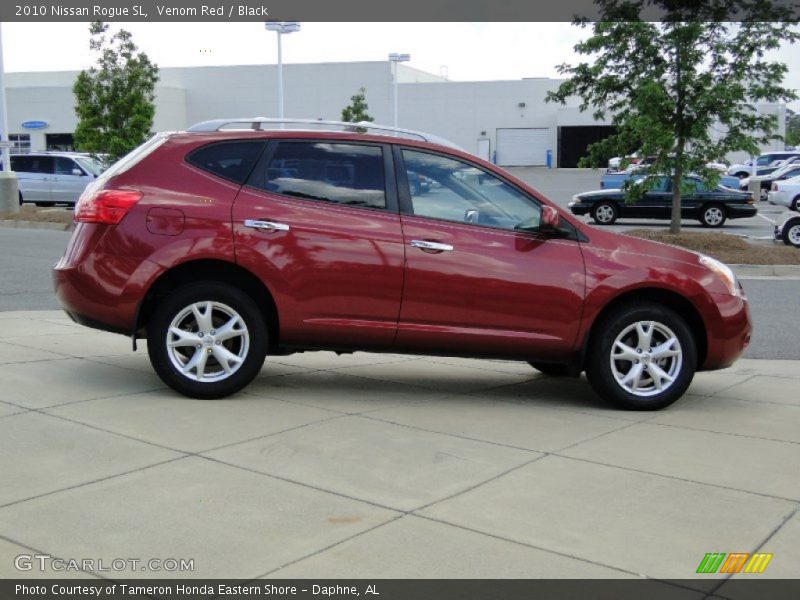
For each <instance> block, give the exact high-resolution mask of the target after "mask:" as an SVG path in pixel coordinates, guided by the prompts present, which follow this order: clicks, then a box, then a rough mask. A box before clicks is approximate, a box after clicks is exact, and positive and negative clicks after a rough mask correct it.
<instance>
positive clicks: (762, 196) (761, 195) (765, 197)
mask: <svg viewBox="0 0 800 600" xmlns="http://www.w3.org/2000/svg"><path fill="white" fill-rule="evenodd" d="M758 199H759V200H761V202H766V201H767V200H769V190H768V189H767V188H763V187H762V188H761V192H760V193H759V196H758Z"/></svg>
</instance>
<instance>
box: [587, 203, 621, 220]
mask: <svg viewBox="0 0 800 600" xmlns="http://www.w3.org/2000/svg"><path fill="white" fill-rule="evenodd" d="M618 216H619V210H618V209H617V205H616V204H614V203H613V202H599V203H597V204H595V205H594V208H593V209H592V218H593V219H594V222H595V223H597V224H598V225H611V224H613V223H614V221H616V220H617V217H618Z"/></svg>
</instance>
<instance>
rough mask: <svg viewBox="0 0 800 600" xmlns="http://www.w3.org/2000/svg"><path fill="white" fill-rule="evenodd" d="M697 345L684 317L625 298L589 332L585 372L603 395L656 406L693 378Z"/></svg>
mask: <svg viewBox="0 0 800 600" xmlns="http://www.w3.org/2000/svg"><path fill="white" fill-rule="evenodd" d="M696 366H697V349H696V344H695V341H694V338H693V337H692V333H691V331H690V330H689V327H688V326H687V324H686V322H685V321H684V320H683V319H682V318H681V317H680V316H679V315H678V314H677V313H676V312H675V311H673V310H671V309H669V308H667V307H665V306H663V305H660V304H655V303H642V304H627V305H624V306H621V307H619V308H617V309H616V310H614V311H613V312H612V313H610V314H609V315H608V316H607V317H606V318H604V319H603V321H601V322H600V323H599V324H598V325H597V329H596V330H595V331H594V332H593V334H592V338H591V342H590V345H589V352H588V354H587V356H586V376H587V378H588V379H589V383H590V384H591V385H592V387H593V388H594V390H595V391H596V392H597V393H598V394H599V395H600V396H601V397H602V398H604V399H605V400H607V401H608V402H610V403H611V404H613V405H614V406H617V407H619V408H624V409H628V410H657V409H660V408H663V407H665V406H668V405H669V404H672V403H673V402H675V400H677V399H678V398H680V397H681V396H682V395H683V393H684V392H685V391H686V389H687V388H688V387H689V384H690V383H691V382H692V378H693V377H694V372H695V369H696Z"/></svg>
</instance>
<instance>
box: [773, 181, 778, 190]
mask: <svg viewBox="0 0 800 600" xmlns="http://www.w3.org/2000/svg"><path fill="white" fill-rule="evenodd" d="M772 191H773V192H777V191H778V184H777V183H773V184H772Z"/></svg>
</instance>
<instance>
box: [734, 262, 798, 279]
mask: <svg viewBox="0 0 800 600" xmlns="http://www.w3.org/2000/svg"><path fill="white" fill-rule="evenodd" d="M728 266H729V267H730V268H731V269H733V272H734V273H736V276H737V277H739V278H740V279H749V278H752V277H798V278H800V265H728Z"/></svg>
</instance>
